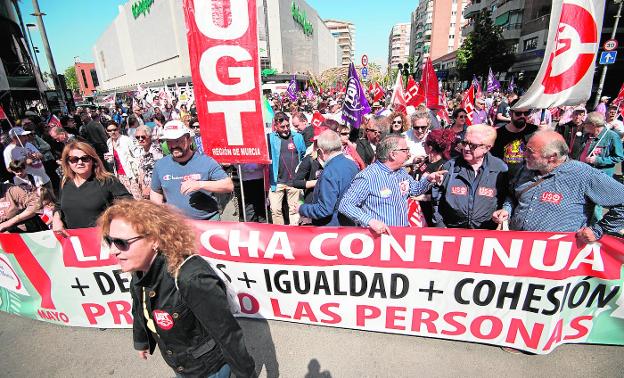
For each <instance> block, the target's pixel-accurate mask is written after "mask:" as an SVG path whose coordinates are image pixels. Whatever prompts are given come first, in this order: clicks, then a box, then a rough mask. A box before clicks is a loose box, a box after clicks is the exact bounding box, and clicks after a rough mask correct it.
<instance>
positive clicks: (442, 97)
mask: <svg viewBox="0 0 624 378" xmlns="http://www.w3.org/2000/svg"><path fill="white" fill-rule="evenodd" d="M447 104H448V101H447V100H446V95H445V94H444V92H442V93H441V94H440V105H441V106H440V109H438V115H439V116H440V118H442V119H443V120H444V122H446V124H447V125H450V124H451V117H450V115H449V113H448V107H447Z"/></svg>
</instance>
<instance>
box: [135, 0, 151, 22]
mask: <svg viewBox="0 0 624 378" xmlns="http://www.w3.org/2000/svg"><path fill="white" fill-rule="evenodd" d="M153 4H154V0H140V1H137V2H136V3H134V4H132V15H133V16H134V18H135V19H137V18H138V17H139V16H140V15H142V14H143V15H145V14H147V13H149V12H150V8H152V5H153Z"/></svg>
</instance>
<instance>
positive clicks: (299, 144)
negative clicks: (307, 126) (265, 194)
mask: <svg viewBox="0 0 624 378" xmlns="http://www.w3.org/2000/svg"><path fill="white" fill-rule="evenodd" d="M291 135H292V138H293V143H294V144H295V148H297V153H298V154H299V162H301V159H303V157H304V156H305V151H306V146H305V142H304V141H303V136H302V135H301V134H299V133H296V132H291ZM281 146H282V138H280V136H279V135H277V133H276V132H273V133H271V134H269V154H270V157H271V170H270V171H269V183H270V184H271V191H272V192H274V191H275V190H276V189H277V176H278V170H279V158H280V151H281Z"/></svg>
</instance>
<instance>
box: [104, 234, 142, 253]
mask: <svg viewBox="0 0 624 378" xmlns="http://www.w3.org/2000/svg"><path fill="white" fill-rule="evenodd" d="M141 239H143V236H135V237H133V238H130V239H120V238H111V237H110V236H108V235H107V236H104V241H105V242H106V244H108V246H109V247H111V246H112V245H113V244H114V245H115V248H117V249H118V250H120V251H122V252H126V251H127V250H129V249H130V244H132V243H134V242H135V241H137V240H141Z"/></svg>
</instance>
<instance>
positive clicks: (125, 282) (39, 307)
mask: <svg viewBox="0 0 624 378" xmlns="http://www.w3.org/2000/svg"><path fill="white" fill-rule="evenodd" d="M193 226H194V227H195V230H196V232H197V240H198V244H199V245H200V248H199V253H200V254H202V255H203V256H205V258H207V259H208V260H209V261H210V262H211V263H212V264H213V266H214V267H215V268H216V269H219V270H220V271H221V272H222V273H223V276H224V277H225V279H226V280H228V281H229V282H230V286H231V288H232V289H233V290H234V291H235V292H236V293H237V295H238V299H239V301H240V304H241V313H240V314H238V316H243V317H251V318H257V317H262V318H265V319H275V320H284V321H289V322H295V323H304V324H315V325H322V326H330V327H340V328H351V329H360V330H367V331H377V332H386V333H396V334H405V335H418V336H425V337H435V338H444V339H449V340H462V341H469V342H480V343H488V344H494V345H501V346H509V347H513V348H517V349H521V350H526V351H529V352H533V353H538V354H545V353H549V352H550V351H552V350H553V349H554V348H555V347H556V346H557V345H560V344H564V343H596V344H615V345H624V295H622V290H621V287H622V271H623V264H624V242H623V241H622V240H621V239H619V238H616V237H610V236H606V237H604V238H602V239H601V240H600V242H599V243H593V244H589V245H585V246H579V245H577V243H576V241H575V238H574V234H572V233H545V232H544V233H541V232H540V233H538V232H513V231H509V232H501V231H475V230H460V229H436V228H392V234H391V235H383V236H381V237H379V236H374V235H372V234H371V233H370V232H369V231H368V230H366V229H359V228H346V227H344V228H343V227H335V228H334V227H326V228H317V227H289V226H275V225H266V224H256V223H230V222H193ZM69 233H70V236H69V237H65V236H61V235H57V234H54V233H52V232H51V231H46V232H40V233H35V234H0V248H1V251H0V300H1V304H0V309H2V310H3V311H6V312H9V313H13V314H17V315H20V316H24V317H29V318H32V319H37V320H42V321H47V322H52V323H56V324H62V325H68V326H83V327H100V328H129V327H131V324H132V315H131V311H130V310H131V301H130V295H129V283H130V276H129V275H128V274H125V273H122V272H121V271H120V269H119V266H117V265H116V263H115V259H114V257H112V256H111V255H110V254H109V250H108V247H107V246H106V245H105V244H104V243H103V242H102V239H101V237H100V235H99V234H98V231H97V230H96V229H78V230H70V231H69Z"/></svg>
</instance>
